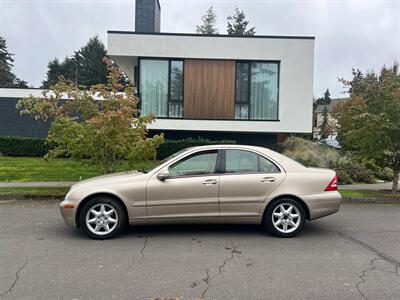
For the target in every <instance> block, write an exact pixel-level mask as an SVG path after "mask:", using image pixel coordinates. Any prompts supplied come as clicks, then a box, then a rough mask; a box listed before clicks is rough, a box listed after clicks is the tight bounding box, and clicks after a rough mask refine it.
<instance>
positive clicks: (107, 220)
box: [86, 203, 118, 235]
mask: <svg viewBox="0 0 400 300" xmlns="http://www.w3.org/2000/svg"><path fill="white" fill-rule="evenodd" d="M117 224H118V213H117V210H116V209H115V208H114V207H113V206H111V205H109V204H106V203H98V204H95V205H93V206H92V207H91V208H90V209H89V210H88V211H87V213H86V226H87V228H88V229H89V230H90V231H91V232H92V233H94V234H96V235H106V234H109V233H111V232H112V231H113V230H114V229H115V227H116V226H117Z"/></svg>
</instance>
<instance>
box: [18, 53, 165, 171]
mask: <svg viewBox="0 0 400 300" xmlns="http://www.w3.org/2000/svg"><path fill="white" fill-rule="evenodd" d="M105 63H106V66H107V69H108V80H107V82H106V83H105V84H98V85H94V86H92V87H91V88H90V90H82V89H80V88H79V87H78V86H77V85H76V84H75V83H74V82H73V81H71V80H66V79H63V78H61V80H60V81H59V82H57V83H56V84H55V85H53V86H52V88H51V90H46V91H44V92H43V94H42V96H41V97H33V96H30V97H28V98H25V99H21V100H20V101H19V102H18V103H17V109H19V110H20V111H21V114H22V115H26V114H29V115H32V116H34V117H35V118H36V119H38V120H42V121H45V122H46V121H49V120H50V121H52V123H51V126H50V129H49V132H48V136H47V143H48V144H50V145H53V146H54V147H53V148H52V149H51V150H50V151H49V153H48V154H47V155H46V157H48V158H54V157H60V156H61V157H63V156H66V157H71V158H74V159H86V161H88V162H89V163H92V164H94V165H95V166H97V167H98V168H99V169H100V170H101V171H102V172H103V173H110V172H113V171H114V170H115V169H116V167H117V165H118V164H119V163H120V162H121V161H122V160H125V159H131V160H138V159H155V155H156V149H157V147H158V146H159V145H160V144H161V143H162V142H163V135H156V136H154V137H152V138H148V137H147V135H148V130H147V125H148V124H149V123H151V122H152V121H153V120H154V119H155V116H154V115H147V116H140V117H138V113H139V110H138V109H137V105H138V101H139V99H138V98H137V97H136V96H135V91H134V87H133V86H132V85H131V84H129V83H124V81H123V80H122V79H123V76H124V74H123V72H122V71H121V70H119V69H118V68H117V67H116V66H115V65H114V64H113V62H112V61H110V60H105ZM64 96H67V97H66V98H68V99H66V100H65V99H64V100H63V98H65V97H64ZM96 97H100V99H96Z"/></svg>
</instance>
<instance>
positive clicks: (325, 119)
mask: <svg viewBox="0 0 400 300" xmlns="http://www.w3.org/2000/svg"><path fill="white" fill-rule="evenodd" d="M328 128H329V113H328V107H327V106H326V105H325V107H324V110H323V111H322V124H321V127H320V132H321V139H326V138H327V137H328V135H329V134H328V132H327V131H328Z"/></svg>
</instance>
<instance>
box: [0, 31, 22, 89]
mask: <svg viewBox="0 0 400 300" xmlns="http://www.w3.org/2000/svg"><path fill="white" fill-rule="evenodd" d="M13 56H14V54H13V53H10V52H8V50H7V42H6V39H5V38H3V37H2V36H0V87H3V88H7V87H8V88H14V87H18V88H27V87H28V85H27V82H26V81H23V80H21V79H19V78H18V77H17V76H16V75H15V74H14V73H13V72H12V71H11V69H12V67H13V66H14V65H13V62H14V59H13Z"/></svg>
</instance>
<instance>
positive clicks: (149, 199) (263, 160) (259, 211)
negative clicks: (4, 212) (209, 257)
mask: <svg viewBox="0 0 400 300" xmlns="http://www.w3.org/2000/svg"><path fill="white" fill-rule="evenodd" d="M340 202H341V196H340V194H339V193H338V191H337V177H336V174H335V172H334V171H332V170H328V169H317V168H306V167H304V166H303V165H301V164H299V163H297V162H296V161H294V160H292V159H290V158H288V157H286V156H284V155H282V154H279V153H277V152H274V151H272V150H269V149H266V148H262V147H254V146H241V145H212V146H200V147H193V148H187V149H185V150H182V151H179V152H177V153H175V154H174V155H172V156H170V157H169V158H167V159H166V160H165V161H164V162H162V163H161V165H159V166H158V167H156V168H154V169H153V170H151V171H149V172H147V173H146V172H141V171H129V172H124V173H116V174H111V175H106V176H100V177H95V178H91V179H88V180H84V181H81V182H79V183H77V184H75V185H74V186H72V187H71V189H70V191H69V192H68V194H67V195H66V197H65V200H64V201H62V202H61V203H60V209H61V214H62V216H63V217H64V220H65V223H66V224H68V225H72V226H75V227H77V228H80V229H82V230H83V231H84V232H85V233H86V234H87V235H88V236H89V237H91V238H94V239H107V238H112V237H114V236H116V235H117V234H118V233H120V232H121V230H122V229H123V228H124V227H125V226H126V225H127V224H130V225H139V224H162V223H251V224H262V225H263V226H265V228H266V229H267V230H268V231H269V232H270V233H271V234H273V235H275V236H278V237H291V236H294V235H296V234H298V233H299V232H300V231H301V230H302V229H303V227H304V223H305V221H306V220H308V221H311V220H315V219H317V218H320V217H324V216H327V215H330V214H333V213H335V212H337V211H338V210H339V206H340Z"/></svg>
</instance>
